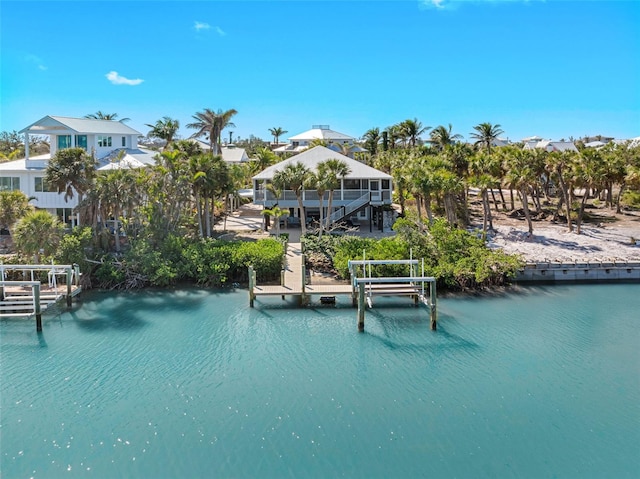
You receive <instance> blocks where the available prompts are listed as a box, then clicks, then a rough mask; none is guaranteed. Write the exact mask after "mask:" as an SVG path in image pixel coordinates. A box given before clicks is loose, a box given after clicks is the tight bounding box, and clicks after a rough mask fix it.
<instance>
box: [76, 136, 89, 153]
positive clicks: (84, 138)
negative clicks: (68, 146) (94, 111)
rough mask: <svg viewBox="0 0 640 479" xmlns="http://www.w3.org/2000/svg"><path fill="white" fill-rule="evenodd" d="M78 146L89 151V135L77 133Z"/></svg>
mask: <svg viewBox="0 0 640 479" xmlns="http://www.w3.org/2000/svg"><path fill="white" fill-rule="evenodd" d="M76 148H83V149H84V150H85V151H87V135H76Z"/></svg>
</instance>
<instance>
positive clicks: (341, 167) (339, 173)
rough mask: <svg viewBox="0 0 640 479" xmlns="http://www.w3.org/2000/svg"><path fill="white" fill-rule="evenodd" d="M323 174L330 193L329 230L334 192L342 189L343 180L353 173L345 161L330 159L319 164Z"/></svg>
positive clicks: (328, 209)
mask: <svg viewBox="0 0 640 479" xmlns="http://www.w3.org/2000/svg"><path fill="white" fill-rule="evenodd" d="M318 169H319V170H320V169H321V174H322V176H323V177H324V178H325V180H324V186H325V188H326V189H327V190H328V191H329V204H328V206H327V220H326V221H327V229H329V227H330V226H331V210H332V208H333V192H334V191H335V190H336V189H338V188H340V183H341V181H342V179H343V178H344V177H345V176H347V175H348V174H349V173H351V168H349V165H348V164H347V162H346V161H344V160H339V159H337V158H329V159H328V160H325V161H323V162H321V163H319V164H318Z"/></svg>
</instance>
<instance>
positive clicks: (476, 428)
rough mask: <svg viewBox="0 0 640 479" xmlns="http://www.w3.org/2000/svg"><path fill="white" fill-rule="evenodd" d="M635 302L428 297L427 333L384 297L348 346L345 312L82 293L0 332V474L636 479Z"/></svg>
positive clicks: (422, 316)
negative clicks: (38, 323)
mask: <svg viewBox="0 0 640 479" xmlns="http://www.w3.org/2000/svg"><path fill="white" fill-rule="evenodd" d="M639 293H640V288H639V287H638V285H597V286H596V285H593V286H592V285H581V286H552V287H531V288H522V289H518V290H517V291H516V292H514V293H510V294H506V295H499V296H493V297H464V298H455V297H451V298H442V299H441V300H440V301H439V313H440V314H439V319H440V323H439V329H438V331H437V332H435V333H434V332H432V331H430V330H429V324H428V314H427V312H426V311H425V310H424V309H420V308H414V307H411V306H409V305H408V300H407V299H402V298H400V299H387V300H384V301H376V302H375V304H374V310H373V311H368V312H367V316H366V324H365V328H366V332H365V333H363V334H360V333H358V332H357V326H356V322H357V318H356V311H355V309H352V308H351V307H350V306H348V305H347V304H345V305H341V304H339V305H338V307H337V308H336V307H326V306H320V305H317V306H315V307H310V308H308V309H295V308H292V307H290V306H288V307H283V303H282V301H280V299H279V298H278V299H268V300H260V301H257V304H256V306H257V307H256V308H255V309H250V308H249V307H248V297H247V292H246V291H227V292H223V291H220V292H206V291H198V290H180V291H175V292H144V293H139V294H114V293H108V294H107V293H91V294H88V293H84V294H83V298H82V299H83V301H82V303H81V304H78V305H74V308H73V310H72V312H70V313H66V312H62V313H60V314H51V313H48V314H47V315H46V317H45V321H44V332H43V334H42V335H40V336H39V335H37V334H36V333H35V325H34V321H33V320H31V321H28V322H25V321H18V320H14V321H7V320H4V321H2V322H0V341H1V349H0V352H1V356H0V361H1V366H0V380H1V387H2V389H1V392H2V397H1V407H2V409H1V420H0V424H1V429H0V435H1V436H0V437H1V443H0V467H1V475H2V477H3V478H5V479H8V478H14V477H15V478H28V477H36V478H58V477H62V478H76V477H87V478H123V477H128V478H130V477H140V478H164V477H170V478H181V477H189V478H198V477H203V478H204V477H207V478H209V477H216V478H217V477H240V478H242V477H260V478H269V477H274V478H286V477H296V478H297V477H322V478H327V477H367V478H369V477H385V478H388V477H399V478H409V477H430V478H439V477H457V478H479V477H491V478H493V477H500V478H504V477H522V478H554V477H559V478H589V477H596V478H614V477H615V478H623V477H639V476H640V313H639V311H640V294H639ZM285 306H286V303H285ZM398 306H400V307H398ZM62 311H64V310H62Z"/></svg>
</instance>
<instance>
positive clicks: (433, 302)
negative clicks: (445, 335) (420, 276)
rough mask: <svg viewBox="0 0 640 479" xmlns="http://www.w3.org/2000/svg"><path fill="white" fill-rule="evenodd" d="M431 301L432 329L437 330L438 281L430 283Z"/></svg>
mask: <svg viewBox="0 0 640 479" xmlns="http://www.w3.org/2000/svg"><path fill="white" fill-rule="evenodd" d="M429 302H430V303H431V307H430V310H431V331H435V330H436V329H438V311H437V309H436V305H437V298H436V282H435V280H434V281H431V282H430V283H429Z"/></svg>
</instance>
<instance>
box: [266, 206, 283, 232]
mask: <svg viewBox="0 0 640 479" xmlns="http://www.w3.org/2000/svg"><path fill="white" fill-rule="evenodd" d="M263 213H264V214H265V215H269V216H270V217H272V218H274V222H275V224H276V236H280V218H282V217H283V216H287V215H288V214H289V210H285V209H282V208H280V207H279V206H278V205H275V206H274V207H273V208H271V209H265V210H264V211H263Z"/></svg>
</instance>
